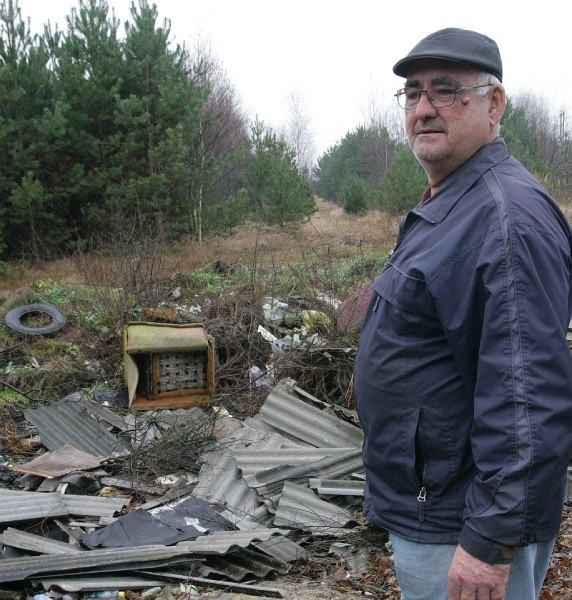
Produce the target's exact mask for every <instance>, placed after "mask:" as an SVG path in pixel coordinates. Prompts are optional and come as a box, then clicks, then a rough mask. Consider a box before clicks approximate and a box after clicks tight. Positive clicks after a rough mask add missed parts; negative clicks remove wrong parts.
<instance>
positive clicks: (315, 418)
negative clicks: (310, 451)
mask: <svg viewBox="0 0 572 600" xmlns="http://www.w3.org/2000/svg"><path fill="white" fill-rule="evenodd" d="M260 416H261V417H262V419H263V420H264V421H265V422H266V423H267V424H268V425H271V426H272V427H274V428H275V429H277V430H279V431H282V432H286V433H288V434H290V435H292V436H293V437H295V438H297V439H299V440H302V441H304V442H307V443H308V444H311V445H312V446H315V447H316V448H323V447H325V448H350V447H353V448H357V447H361V444H362V442H363V432H362V430H361V429H359V428H358V427H356V426H355V425H351V424H350V423H346V422H345V421H342V420H341V419H339V418H337V417H333V416H331V415H328V414H327V413H325V412H324V411H322V410H319V409H317V408H314V407H313V406H310V405H308V404H307V403H306V402H304V401H302V400H299V399H298V398H296V397H295V396H293V395H291V394H287V393H286V392H284V391H282V390H279V389H274V390H272V391H271V392H270V394H269V395H268V398H267V399H266V402H265V403H264V404H263V405H262V408H261V409H260Z"/></svg>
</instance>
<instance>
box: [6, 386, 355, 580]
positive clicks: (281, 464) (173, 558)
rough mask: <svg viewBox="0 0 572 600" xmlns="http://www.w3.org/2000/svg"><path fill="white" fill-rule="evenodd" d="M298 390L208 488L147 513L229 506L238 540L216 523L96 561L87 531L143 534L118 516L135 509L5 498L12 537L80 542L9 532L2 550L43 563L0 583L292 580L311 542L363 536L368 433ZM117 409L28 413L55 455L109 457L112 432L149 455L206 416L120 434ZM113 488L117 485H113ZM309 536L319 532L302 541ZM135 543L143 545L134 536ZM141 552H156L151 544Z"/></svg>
mask: <svg viewBox="0 0 572 600" xmlns="http://www.w3.org/2000/svg"><path fill="white" fill-rule="evenodd" d="M296 389H297V388H292V387H291V386H290V387H280V388H278V387H277V388H276V389H274V390H272V391H271V392H270V393H269V395H268V398H267V399H266V401H265V403H264V405H263V406H262V408H261V410H260V412H259V413H258V414H257V415H256V416H255V417H253V418H251V419H246V420H245V421H243V422H242V423H241V424H239V426H238V428H236V429H234V430H232V431H231V433H229V434H228V435H227V436H226V437H224V438H223V439H220V440H219V441H218V442H217V443H216V444H214V445H213V446H212V447H210V448H209V450H208V451H206V452H204V453H203V455H202V456H201V458H200V464H201V468H200V472H199V475H198V479H197V481H196V483H191V484H188V485H186V486H185V487H182V488H181V489H172V490H170V491H168V492H167V493H166V494H164V495H163V496H162V497H159V498H157V499H154V500H153V501H150V502H147V503H146V504H143V505H141V506H140V507H139V508H138V510H139V511H149V512H150V513H152V511H153V510H156V509H157V507H164V506H166V504H167V503H168V502H171V501H172V500H173V499H175V498H178V499H179V500H180V501H181V502H183V501H185V498H187V499H189V498H188V497H189V496H192V497H194V498H196V499H200V500H201V501H206V502H208V503H211V504H215V505H218V506H219V507H220V508H221V509H222V511H223V512H221V513H220V514H221V516H222V517H224V519H225V520H226V521H227V523H228V525H229V526H230V527H232V526H234V527H236V529H234V530H224V531H215V530H214V529H215V528H210V527H209V526H208V523H207V524H206V525H205V526H206V527H207V530H206V531H205V532H204V534H203V535H200V536H198V537H196V538H195V539H188V538H187V540H186V541H181V542H179V543H178V544H175V545H170V546H166V545H157V544H156V543H155V545H151V544H153V541H152V540H150V541H149V542H148V543H149V545H140V546H133V547H132V546H130V547H123V546H121V547H115V548H109V549H103V550H102V549H95V550H87V549H83V545H82V544H81V541H82V539H83V538H82V536H83V535H85V534H81V532H82V531H85V529H86V527H94V526H96V527H97V526H104V525H105V526H108V525H109V526H111V525H113V524H117V522H121V523H126V525H124V526H125V527H127V526H128V525H127V523H131V521H129V519H127V520H126V519H124V517H123V516H122V517H121V518H119V519H118V520H117V521H116V520H115V517H114V515H117V514H119V512H120V511H121V510H122V508H123V507H124V505H125V504H126V503H127V502H128V501H129V498H101V497H96V496H72V495H64V494H59V493H50V492H43V493H42V492H16V491H8V490H6V491H2V490H0V526H2V525H7V524H9V523H18V522H25V521H34V520H38V519H44V520H45V519H50V518H52V520H53V522H54V523H57V525H58V526H59V528H60V529H61V530H63V531H67V532H69V535H70V538H75V539H77V540H79V543H78V542H76V541H75V539H74V542H73V543H74V545H72V543H70V544H69V549H67V548H66V546H65V545H62V543H61V542H59V543H58V542H53V541H48V540H45V541H43V539H42V538H41V536H37V535H31V534H29V533H26V532H23V531H19V530H17V529H15V528H14V527H8V528H6V529H4V531H3V533H1V534H0V543H1V544H5V545H6V546H11V547H13V548H16V549H18V550H19V551H27V552H39V553H42V555H41V556H29V557H23V558H17V559H16V558H6V559H4V560H2V565H1V566H2V569H1V570H0V571H1V572H0V582H1V581H5V582H16V581H22V580H24V579H28V580H31V579H34V580H36V581H40V580H41V581H42V582H48V581H59V582H60V583H61V589H66V590H68V589H69V590H78V589H79V590H81V589H85V588H83V587H81V586H82V585H83V584H82V580H85V577H90V578H91V580H92V581H95V582H96V585H99V586H101V585H104V582H105V581H111V580H113V579H116V578H117V576H115V575H114V573H119V572H121V576H126V575H129V576H133V578H134V580H135V581H140V580H138V577H137V574H136V573H135V571H137V572H140V573H142V572H143V571H149V573H147V574H146V576H145V577H142V578H141V580H142V582H143V583H142V587H145V582H147V583H149V581H150V579H152V576H153V573H151V572H150V571H152V570H153V569H155V568H161V567H168V566H173V565H179V564H181V565H184V566H185V569H187V570H188V569H189V568H191V567H194V568H195V572H196V573H199V574H200V575H202V576H207V575H215V576H216V577H217V578H218V577H223V578H225V579H227V580H232V581H236V582H238V581H241V580H243V579H245V578H252V577H265V576H267V575H268V574H269V573H270V572H272V571H276V572H280V573H286V572H287V571H288V569H289V565H290V563H291V562H292V561H294V560H298V559H300V558H304V557H307V556H308V551H307V550H306V549H305V548H303V546H302V545H301V544H300V543H298V542H299V541H300V540H301V539H305V538H308V537H311V535H312V534H337V533H339V532H340V530H342V529H344V528H346V527H353V526H355V524H356V521H355V519H354V517H353V512H352V510H353V507H355V501H356V498H358V499H359V496H360V495H361V494H363V473H364V469H363V463H362V460H361V444H362V440H363V434H362V430H361V429H360V428H359V427H358V426H356V425H355V424H354V423H353V422H351V419H352V415H349V418H350V421H348V420H346V417H348V415H343V417H344V418H339V417H338V416H336V414H338V413H337V412H335V411H333V410H331V409H332V407H330V406H329V405H326V404H325V403H322V402H321V401H319V400H317V399H316V398H314V397H312V396H310V395H309V394H305V393H301V392H302V391H301V390H299V389H298V393H296ZM323 409H325V410H323ZM105 410H107V409H105ZM105 410H104V411H99V410H98V409H97V408H96V407H86V406H83V405H80V404H78V403H77V402H70V401H66V402H62V403H60V404H59V405H52V406H49V407H41V408H39V409H34V410H32V411H28V412H27V414H26V416H27V417H28V418H29V420H30V421H32V422H33V423H34V424H35V425H36V426H37V427H38V429H39V430H40V435H41V437H42V442H43V443H45V445H46V447H48V448H59V447H61V446H63V444H64V443H66V444H69V445H71V446H73V447H74V448H79V449H80V450H81V451H82V452H87V453H89V454H91V455H93V456H97V457H108V456H110V455H112V454H113V453H114V452H116V451H117V448H119V444H118V441H117V437H116V436H115V435H114V434H112V433H111V431H112V428H113V429H115V430H116V432H122V435H125V434H129V435H130V437H131V443H130V447H131V448H143V447H145V445H146V444H150V443H152V442H153V440H154V439H155V437H156V436H159V435H161V430H162V429H165V428H168V427H169V426H170V425H169V423H171V424H172V426H173V427H176V426H178V424H179V423H181V422H182V421H185V420H189V419H190V420H191V421H193V422H194V421H196V419H195V417H196V415H195V414H194V413H193V415H191V414H190V413H189V414H186V413H185V412H184V411H183V414H179V413H180V412H181V411H173V412H176V413H177V414H169V415H163V414H161V411H158V412H157V413H153V414H151V413H148V414H146V415H145V418H142V417H141V415H139V414H128V415H127V419H126V420H125V421H123V420H122V423H123V425H122V426H120V423H119V422H116V421H115V419H114V418H113V417H111V416H109V415H107V414H106V413H105ZM191 410H196V409H194V408H193V409H191ZM163 417H165V418H164V419H163ZM159 423H161V425H160V426H159V427H158V426H157V424H159ZM154 428H155V429H154ZM118 435H119V434H118ZM122 451H124V450H122ZM46 458H47V457H46ZM60 463H62V464H63V463H64V461H60ZM60 463H58V465H59V464H60ZM52 468H53V467H52ZM94 473H98V474H97V477H99V480H100V481H102V480H103V479H104V478H105V476H106V475H107V473H105V472H104V471H102V470H101V469H99V470H98V471H94ZM356 479H357V481H356ZM106 481H109V482H113V478H108V479H106ZM118 482H119V483H120V484H121V480H120V479H118ZM310 486H311V487H310ZM311 488H313V489H311ZM314 490H316V491H314ZM156 491H159V490H156ZM320 495H321V496H322V497H320ZM333 496H334V497H336V504H334V503H333V502H332V501H331V498H332V497H333ZM344 506H347V507H348V508H344ZM129 514H131V513H129ZM71 516H73V517H74V518H75V519H77V521H72V520H71V519H70V518H69V517H71ZM127 516H129V515H127ZM65 517H68V520H67V522H66V521H65ZM86 517H99V524H96V523H94V524H89V523H86V522H85V521H83V520H82V518H86ZM122 519H123V521H122ZM290 530H293V531H295V532H297V540H298V541H296V538H293V539H290V537H291V534H292V531H290ZM300 531H306V532H309V533H307V534H304V536H305V538H301V537H300ZM131 533H132V534H133V533H134V531H131ZM138 533H141V532H139V531H138ZM143 533H144V532H143ZM126 534H127V536H128V538H127V539H133V537H132V536H131V537H130V536H129V531H126ZM89 535H91V534H89ZM139 543H143V544H145V543H146V541H145V535H143V536H142V539H141V540H140V541H139ZM94 547H95V546H94ZM64 553H65V556H64V555H63V554H64ZM147 576H148V577H149V578H150V579H147ZM140 582H141V581H140ZM60 583H59V584H58V585H60ZM92 585H93V584H92ZM135 585H136V584H133V585H132V587H135ZM107 587H109V586H107ZM111 587H113V586H111ZM120 587H125V586H120ZM92 589H95V588H92ZM98 589H101V588H98Z"/></svg>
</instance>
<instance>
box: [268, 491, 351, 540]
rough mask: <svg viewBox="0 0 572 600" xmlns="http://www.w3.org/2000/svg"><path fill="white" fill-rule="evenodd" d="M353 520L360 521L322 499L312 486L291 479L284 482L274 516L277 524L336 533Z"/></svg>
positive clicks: (317, 531) (318, 531)
mask: <svg viewBox="0 0 572 600" xmlns="http://www.w3.org/2000/svg"><path fill="white" fill-rule="evenodd" d="M352 523H353V524H356V522H355V519H354V517H353V516H352V515H351V514H350V512H349V511H347V510H344V509H343V508H340V507H338V506H336V505H335V504H332V503H331V502H327V501H325V500H322V499H321V498H319V497H318V496H317V495H316V494H315V493H314V492H313V491H312V490H311V489H309V488H307V487H305V486H301V485H296V484H294V483H291V482H286V483H285V484H284V489H283V491H282V495H281V497H280V500H279V502H278V509H277V510H276V515H275V517H274V524H275V525H277V526H279V527H280V526H282V527H304V528H305V529H308V530H310V531H314V532H316V533H328V534H336V533H339V532H340V529H342V528H344V527H347V526H348V525H351V524H352Z"/></svg>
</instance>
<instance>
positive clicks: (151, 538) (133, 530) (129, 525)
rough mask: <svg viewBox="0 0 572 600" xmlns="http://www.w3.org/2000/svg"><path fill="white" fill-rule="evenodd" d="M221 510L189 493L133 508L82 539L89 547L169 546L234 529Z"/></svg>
mask: <svg viewBox="0 0 572 600" xmlns="http://www.w3.org/2000/svg"><path fill="white" fill-rule="evenodd" d="M224 510H226V507H224V506H216V505H213V504H209V503H208V502H206V501H204V500H201V499H200V498H196V497H194V496H188V497H187V498H184V499H183V500H181V501H177V502H174V503H171V504H169V505H165V506H159V507H157V508H155V509H153V510H152V511H146V510H142V509H137V510H134V511H132V512H130V513H128V514H126V515H123V516H121V517H119V518H118V519H117V520H116V521H114V522H113V523H111V524H110V525H107V526H106V527H104V528H102V529H100V530H98V531H93V532H90V533H85V534H83V535H82V536H81V542H82V543H83V544H85V545H86V546H87V547H88V548H91V549H95V548H121V547H131V546H144V545H149V544H165V545H167V546H168V545H172V544H176V543H177V542H181V541H183V540H193V539H195V538H197V537H199V536H201V535H204V534H206V533H208V532H210V531H227V530H229V529H234V527H233V525H232V524H231V523H230V522H229V521H227V520H226V519H225V518H224V517H222V516H221V513H222V512H223V511H224Z"/></svg>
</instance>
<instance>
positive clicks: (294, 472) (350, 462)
mask: <svg viewBox="0 0 572 600" xmlns="http://www.w3.org/2000/svg"><path fill="white" fill-rule="evenodd" d="M361 464H362V462H361V451H360V450H357V449H355V448H354V449H350V450H348V449H347V448H346V449H344V452H343V453H342V454H338V455H336V454H334V455H333V456H326V457H325V458H321V459H319V460H315V461H313V462H310V461H309V462H307V463H305V464H299V465H295V466H290V465H288V464H286V465H283V466H278V467H273V468H271V469H267V470H265V471H258V472H257V473H256V472H254V473H251V474H249V475H245V476H244V479H245V481H246V483H248V485H249V486H251V487H253V488H255V489H256V491H257V492H258V493H259V494H267V493H268V494H273V493H275V492H276V490H277V487H276V485H273V484H276V483H278V482H281V481H285V480H288V479H295V480H307V479H308V478H309V477H317V476H320V475H321V476H322V477H325V476H327V475H330V474H332V473H336V474H344V473H351V472H352V471H354V470H356V468H359V467H360V465H361Z"/></svg>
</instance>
